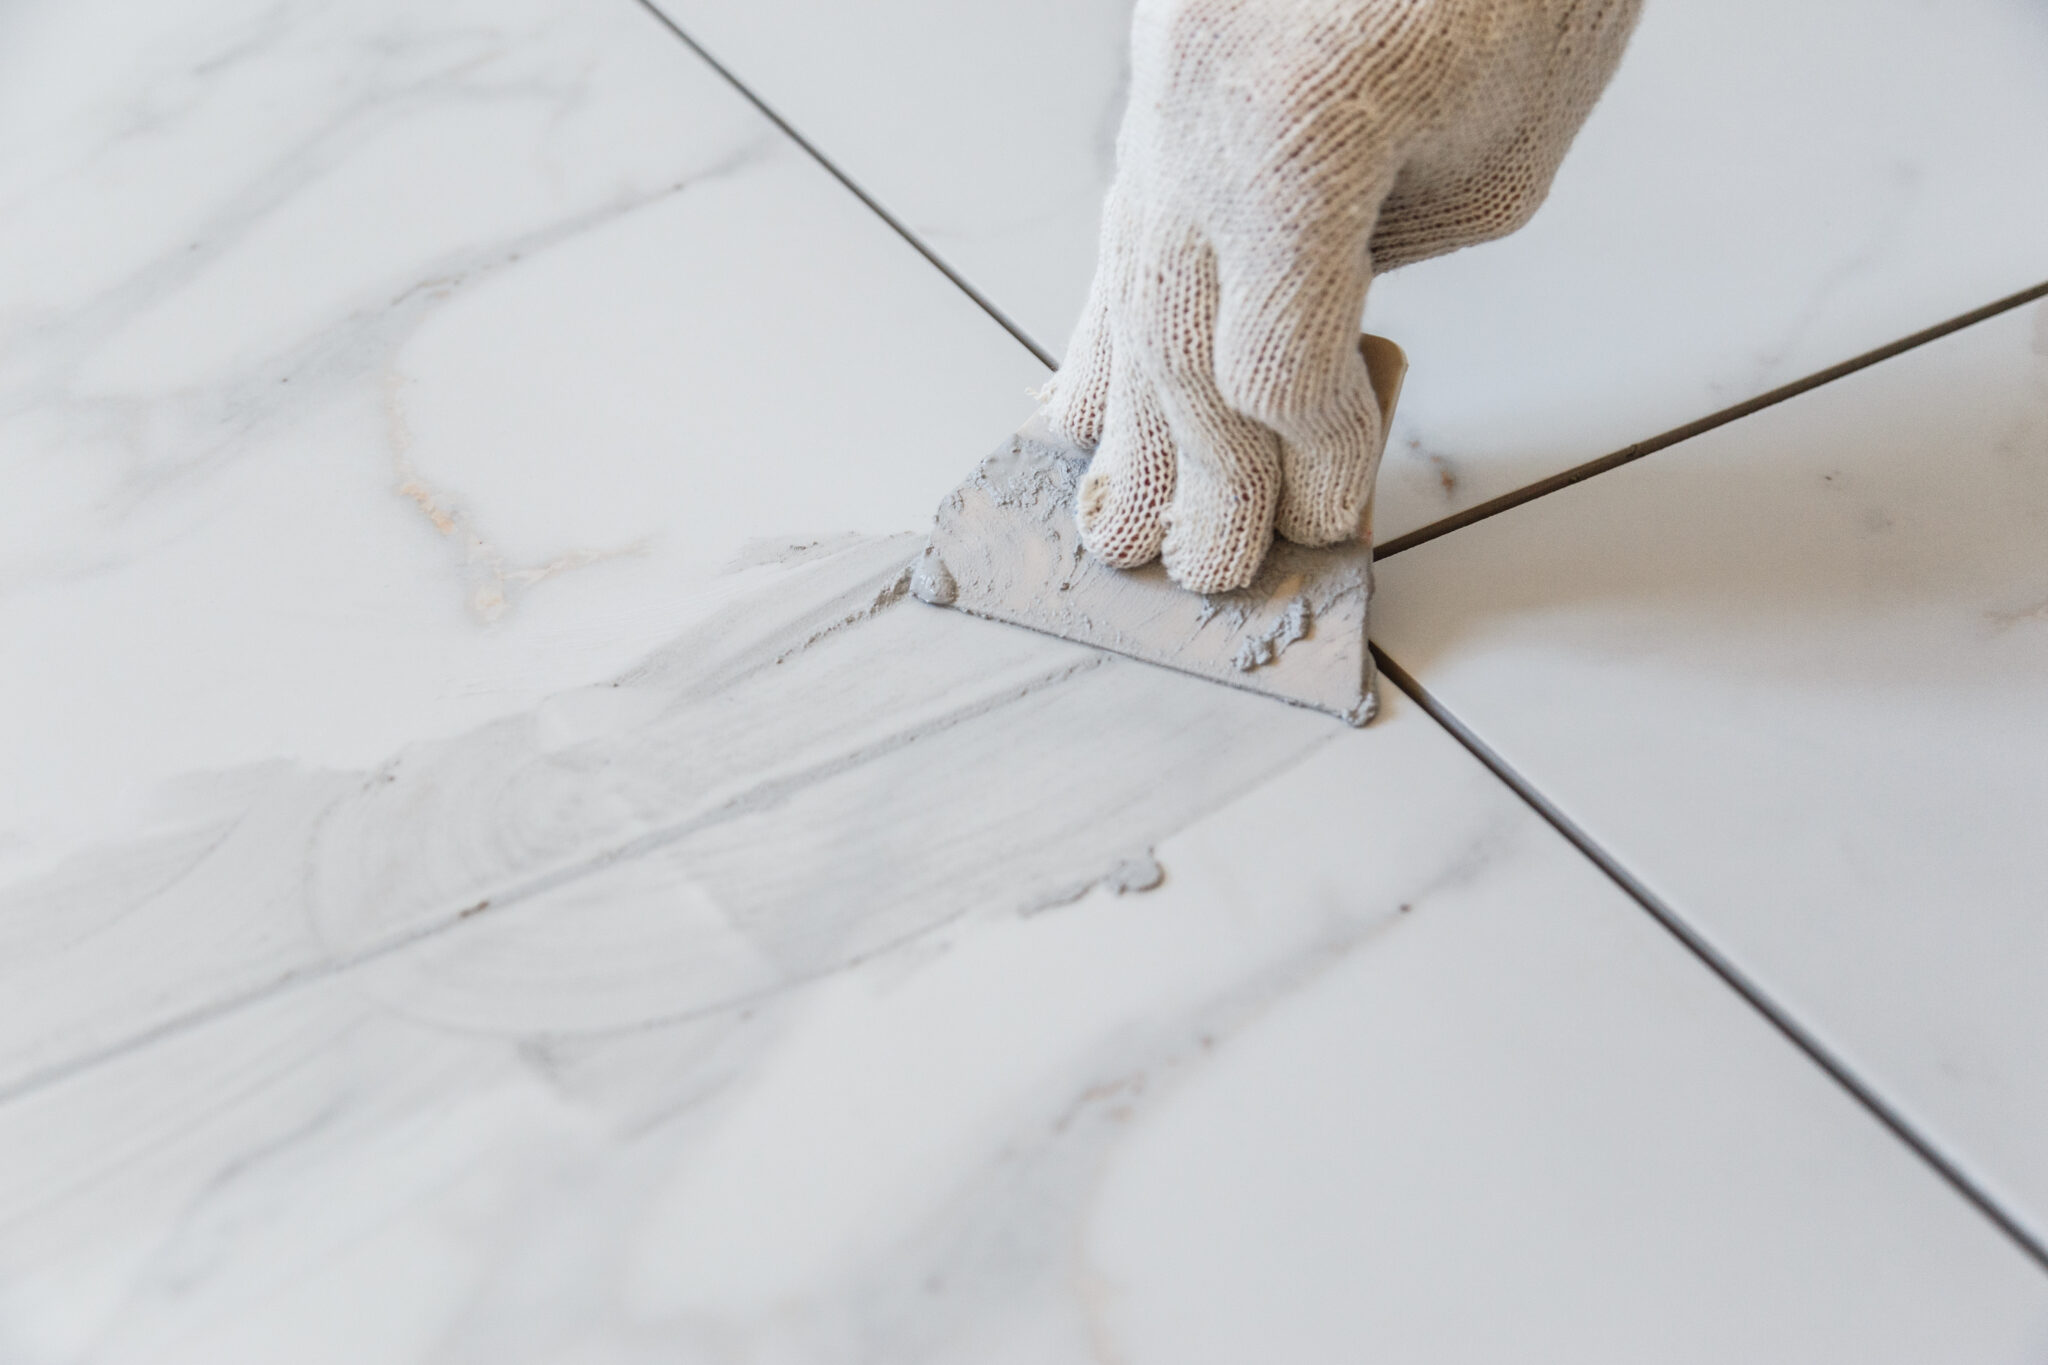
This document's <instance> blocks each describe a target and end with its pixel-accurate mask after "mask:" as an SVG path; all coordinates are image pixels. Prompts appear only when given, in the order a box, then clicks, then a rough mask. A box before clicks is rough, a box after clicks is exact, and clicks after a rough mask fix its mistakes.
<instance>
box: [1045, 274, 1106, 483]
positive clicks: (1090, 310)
mask: <svg viewBox="0 0 2048 1365" xmlns="http://www.w3.org/2000/svg"><path fill="white" fill-rule="evenodd" d="M1104 273H1106V267H1105V270H1104V271H1098V272H1097V274H1096V279H1095V283H1094V284H1093V285H1092V286H1091V287H1090V288H1089V291H1088V307H1087V310H1086V311H1085V312H1083V313H1082V315H1081V321H1080V324H1079V325H1078V326H1076V327H1075V328H1074V335H1073V336H1072V338H1070V339H1069V340H1068V342H1067V355H1066V359H1065V360H1063V361H1061V362H1060V367H1059V369H1058V370H1057V371H1055V372H1054V374H1053V376H1052V378H1051V379H1050V380H1048V381H1047V382H1046V387H1045V390H1044V404H1043V406H1044V410H1045V420H1046V421H1047V422H1048V423H1050V424H1051V426H1052V429H1053V430H1054V431H1057V432H1058V433H1059V434H1060V435H1062V436H1064V437H1066V438H1067V439H1068V440H1069V441H1072V442H1073V443H1074V444H1075V445H1077V446H1083V447H1086V446H1092V445H1095V444H1097V443H1098V442H1100V441H1101V440H1102V429H1103V422H1104V420H1105V418H1106V417H1107V415H1108V411H1109V404H1110V377H1111V374H1112V373H1113V366H1114V356H1113V354H1112V347H1111V345H1110V324H1109V297H1108V296H1109V294H1110V292H1111V291H1110V288H1109V287H1108V285H1107V284H1106V282H1105V281H1104V280H1103V278H1102V276H1103V274H1104Z"/></svg>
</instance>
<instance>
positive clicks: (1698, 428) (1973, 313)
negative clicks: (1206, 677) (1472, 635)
mask: <svg viewBox="0 0 2048 1365" xmlns="http://www.w3.org/2000/svg"><path fill="white" fill-rule="evenodd" d="M2039 298H2048V283H2043V284H2037V285H2035V286H2034V287H2033V288H2031V289H2022V290H2021V291H2020V292H2019V293H2017V294H2008V295H2006V296H2005V297H2004V298H2002V299H1999V300H1998V301H1996V302H1995V303H1987V304H1985V305H1984V306H1983V307H1982V308H1973V309H1971V310H1970V311H1969V312H1967V313H1963V314H1960V315H1958V316H1956V317H1952V318H1950V319H1949V320H1948V321H1946V322H1937V323H1936V324H1934V326H1932V327H1928V328H1925V329H1923V330H1921V331H1918V332H1915V333H1913V334H1912V335H1911V336H1906V337H1901V338H1899V339H1898V340H1897V341H1894V342H1892V343H1890V344H1889V345H1885V346H1880V347H1878V348H1877V349H1876V350H1874V351H1865V352H1864V353H1863V354H1862V355H1859V356H1852V357H1850V358H1849V359H1848V360H1844V361H1842V362H1841V363H1840V364H1838V365H1830V366H1828V367H1827V368H1826V369H1824V370H1816V371H1814V372H1813V373H1812V374H1810V375H1807V376H1806V377H1805V378H1804V379H1795V380H1793V381H1792V382H1791V383H1790V384H1784V385H1781V386H1780V387H1778V388H1775V389H1772V390H1771V391H1770V392H1768V393H1760V394H1758V395H1757V396H1756V397H1754V398H1751V399H1749V400H1747V401H1746V402H1741V403H1737V404H1736V405H1735V406H1734V407H1730V408H1723V409H1721V410H1720V411H1719V412H1715V413H1709V414H1708V415H1707V416H1705V417H1702V418H1700V419H1698V420H1697V421H1693V422H1687V423H1686V424H1685V425H1684V426H1682V427H1673V428H1672V429H1671V430H1669V431H1667V432H1664V433H1663V434H1662V435H1659V436H1652V437H1650V438H1649V439H1648V440H1646V441H1638V442H1636V443H1635V444H1634V445H1631V446H1624V447H1622V448H1621V449H1620V450H1617V451H1615V452H1614V453H1613V454H1611V455H1602V456H1601V457H1600V458H1598V459H1596V460H1588V461H1587V462H1586V463H1584V464H1582V465H1575V466H1573V467H1572V468H1570V469H1567V470H1565V471H1564V472H1563V473H1561V474H1552V475H1551V476H1550V477H1549V478H1546V479H1538V480H1537V481H1536V482H1535V483H1531V484H1524V485H1523V486H1522V487H1520V488H1517V489H1515V490H1514V491H1512V492H1508V493H1503V494H1501V495H1500V496H1499V497H1497V498H1488V499H1487V500H1486V501H1485V502H1482V503H1477V504H1475V505H1473V506H1471V507H1468V508H1466V509H1465V510H1464V511H1462V512H1455V513H1453V514H1451V515H1450V516H1448V517H1445V518H1444V519H1443V520H1441V521H1433V522H1431V523H1430V524H1429V525H1427V526H1422V527H1418V528H1417V529H1415V530H1413V531H1410V532H1408V533H1407V534H1406V535H1400V536H1395V537H1394V538H1393V539H1392V540H1390V541H1387V542H1386V543H1385V544H1383V545H1380V546H1378V547H1376V548H1375V549H1374V550H1373V555H1372V557H1373V558H1374V559H1376V560H1378V559H1385V558H1387V557H1388V556H1390V555H1397V554H1400V553H1401V552H1402V551H1403V550H1412V549H1414V548H1415V547H1416V546H1418V545H1422V544H1426V543H1427V542H1429V541H1432V540H1435V539H1436V538H1437V537H1438V536H1445V535H1449V534H1450V533H1451V532H1453V531H1457V530H1461V529H1463V528H1464V527H1467V526H1470V525H1471V524H1472V523H1474V522H1476V521H1484V520H1486V519H1487V518H1488V517H1495V516H1499V515H1500V514H1501V513H1502V512H1507V511H1511V510H1513V509H1514V508H1517V507H1520V506H1521V505H1522V504H1523V503H1525V502H1534V501H1535V500H1536V499H1538V498H1541V497H1545V496H1547V495H1549V494H1551V493H1556V492H1560V491H1562V490H1563V489H1566V488H1570V487H1571V486H1572V485H1573V484H1575V483H1581V482H1584V481H1585V480H1587V479H1590V478H1592V477H1593V476H1594V475H1596V474H1605V473H1606V472H1607V471H1608V470H1610V469H1619V468H1620V467H1621V466H1623V465H1625V464H1630V463H1632V462H1634V461H1636V460H1640V459H1642V458H1643V457H1644V456H1645V455H1654V454H1656V453H1657V452H1658V451H1660V450H1663V449H1665V448H1666V447H1668V446H1675V445H1677V444H1678V443H1679V442H1680V441H1689V440H1691V439H1692V438H1693V437H1695V436H1698V435H1700V434H1702V433H1704V432H1709V431H1712V430H1713V429H1714V428H1715V427H1719V426H1726V425H1727V424H1728V423H1730V422H1733V421H1736V420H1737V419H1739V418H1743V417H1747V416H1749V415H1750V414H1751V413H1753V412H1760V411H1762V410H1763V409H1765V408H1768V407H1772V406H1774V405H1776V404H1778V403H1782V402H1784V401H1785V400H1786V399H1788V398H1797V397H1798V396H1799V395H1800V394H1802V393H1806V392H1808V391H1809V390H1812V389H1817V388H1819V387H1820V386H1821V385H1823V384H1831V383H1833V382H1834V381H1835V380H1837V379H1840V378H1842V377H1844V376H1845V375H1851V374H1854V373H1856V371H1858V370H1861V369H1867V368H1869V367H1870V366H1872V365H1875V364H1877V363H1878V362H1880V361H1884V360H1890V359H1891V358H1892V357H1893V356H1896V355H1902V354H1904V353H1905V352H1907V351H1910V350H1913V349H1914V348H1915V347H1918V346H1924V345H1926V344H1927V343H1928V342H1930V341H1938V340H1940V339H1941V338H1942V337H1945V336H1947V335H1949V333H1951V332H1960V331H1961V330H1963V329H1964V328H1965V327H1972V326H1975V325H1976V324H1977V323H1980V322H1983V321H1985V320H1986V319H1988V318H1994V317H1997V316H1998V315H1999V314H2000V313H2004V312H2007V311H2009V310H2011V309H2014V308H2018V307H2021V306H2022V305H2025V304H2029V303H2032V302H2033V301H2034V300H2036V299H2039Z"/></svg>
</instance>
